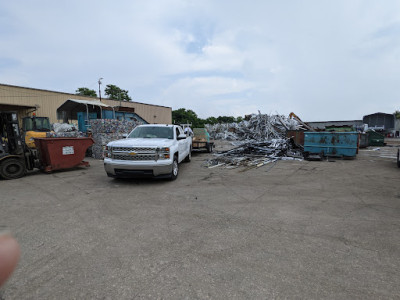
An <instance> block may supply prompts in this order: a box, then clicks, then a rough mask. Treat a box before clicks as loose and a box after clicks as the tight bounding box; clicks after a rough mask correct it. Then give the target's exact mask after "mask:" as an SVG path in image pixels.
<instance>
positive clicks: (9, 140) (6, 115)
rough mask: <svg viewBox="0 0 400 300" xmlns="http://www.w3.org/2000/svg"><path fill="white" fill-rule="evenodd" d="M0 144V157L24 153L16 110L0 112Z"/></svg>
mask: <svg viewBox="0 0 400 300" xmlns="http://www.w3.org/2000/svg"><path fill="white" fill-rule="evenodd" d="M0 144H1V145H0V147H1V148H0V149H1V150H0V157H2V156H5V155H9V154H11V155H22V154H24V145H23V142H22V138H21V133H20V130H19V124H18V115H17V113H16V112H0ZM1 152H3V153H1Z"/></svg>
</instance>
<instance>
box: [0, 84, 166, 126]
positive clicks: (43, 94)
mask: <svg viewBox="0 0 400 300" xmlns="http://www.w3.org/2000/svg"><path fill="white" fill-rule="evenodd" d="M68 99H80V100H93V98H90V97H82V96H78V95H74V94H68V93H61V92H54V91H46V90H39V89H33V88H25V87H18V86H12V85H6V84H0V104H9V105H26V106H38V107H39V108H38V109H37V111H36V115H37V116H40V117H49V118H50V122H52V123H54V122H58V119H57V108H58V107H59V106H60V105H61V104H63V103H64V102H65V101H67V100H68ZM95 100H98V99H95ZM102 102H104V103H105V104H107V105H111V106H119V103H120V102H119V101H114V100H106V99H102ZM121 104H122V106H123V107H132V108H134V109H135V113H137V114H138V115H139V116H141V117H142V118H143V119H145V120H146V121H147V122H149V123H167V124H170V123H171V122H172V109H171V107H165V106H158V105H151V104H145V103H138V102H121ZM27 111H29V110H20V116H21V117H23V116H24V115H23V114H26V113H27Z"/></svg>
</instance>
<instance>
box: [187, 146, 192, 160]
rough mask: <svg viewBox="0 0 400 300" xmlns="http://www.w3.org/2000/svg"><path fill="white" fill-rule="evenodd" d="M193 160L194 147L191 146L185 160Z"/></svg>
mask: <svg viewBox="0 0 400 300" xmlns="http://www.w3.org/2000/svg"><path fill="white" fill-rule="evenodd" d="M191 160H192V147H190V150H189V154H188V155H187V156H186V157H185V162H190V161H191Z"/></svg>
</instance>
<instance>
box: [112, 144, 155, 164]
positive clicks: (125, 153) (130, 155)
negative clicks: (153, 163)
mask: <svg viewBox="0 0 400 300" xmlns="http://www.w3.org/2000/svg"><path fill="white" fill-rule="evenodd" d="M112 158H113V159H119V160H135V161H138V160H139V161H141V160H156V148H150V147H113V148H112Z"/></svg>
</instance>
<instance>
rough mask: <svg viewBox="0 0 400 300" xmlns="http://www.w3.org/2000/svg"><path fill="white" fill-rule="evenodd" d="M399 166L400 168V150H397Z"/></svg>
mask: <svg viewBox="0 0 400 300" xmlns="http://www.w3.org/2000/svg"><path fill="white" fill-rule="evenodd" d="M397 167H398V168H400V150H399V149H398V150H397Z"/></svg>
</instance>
